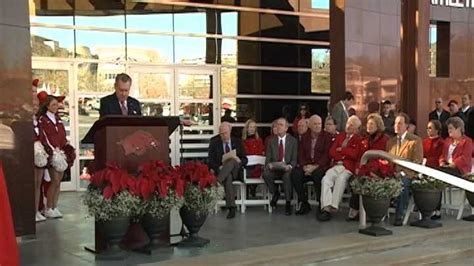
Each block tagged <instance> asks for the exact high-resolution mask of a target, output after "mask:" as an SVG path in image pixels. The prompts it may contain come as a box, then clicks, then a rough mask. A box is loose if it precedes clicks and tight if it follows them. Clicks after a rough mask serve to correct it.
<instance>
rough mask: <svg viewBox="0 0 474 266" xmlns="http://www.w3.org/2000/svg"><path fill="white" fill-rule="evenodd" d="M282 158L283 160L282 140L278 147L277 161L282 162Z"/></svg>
mask: <svg viewBox="0 0 474 266" xmlns="http://www.w3.org/2000/svg"><path fill="white" fill-rule="evenodd" d="M283 158H285V148H284V147H283V140H280V144H279V145H278V161H279V162H283Z"/></svg>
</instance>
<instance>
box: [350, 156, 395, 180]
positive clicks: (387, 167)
mask: <svg viewBox="0 0 474 266" xmlns="http://www.w3.org/2000/svg"><path fill="white" fill-rule="evenodd" d="M357 175H358V176H367V177H372V178H382V179H385V178H392V177H394V176H395V168H394V167H393V165H392V164H391V163H389V162H388V161H386V160H377V159H376V160H369V161H368V162H367V163H366V164H364V165H361V166H360V167H359V171H358V172H357Z"/></svg>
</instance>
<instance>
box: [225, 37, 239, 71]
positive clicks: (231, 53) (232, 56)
mask: <svg viewBox="0 0 474 266" xmlns="http://www.w3.org/2000/svg"><path fill="white" fill-rule="evenodd" d="M221 53H222V56H221V62H222V64H223V65H236V64H237V40H226V39H224V40H222V49H221Z"/></svg>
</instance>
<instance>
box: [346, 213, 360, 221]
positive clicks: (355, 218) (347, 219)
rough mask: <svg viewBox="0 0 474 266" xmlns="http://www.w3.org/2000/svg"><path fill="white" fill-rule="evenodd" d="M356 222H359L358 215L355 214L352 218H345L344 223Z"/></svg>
mask: <svg viewBox="0 0 474 266" xmlns="http://www.w3.org/2000/svg"><path fill="white" fill-rule="evenodd" d="M357 221H359V214H357V215H356V216H354V217H347V218H346V222H357Z"/></svg>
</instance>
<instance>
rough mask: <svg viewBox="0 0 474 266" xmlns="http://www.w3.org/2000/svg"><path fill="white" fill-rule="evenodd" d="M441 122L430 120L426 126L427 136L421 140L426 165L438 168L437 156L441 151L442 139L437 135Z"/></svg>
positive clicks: (439, 155) (439, 131)
mask: <svg viewBox="0 0 474 266" xmlns="http://www.w3.org/2000/svg"><path fill="white" fill-rule="evenodd" d="M441 128H442V125H441V122H439V121H438V120H431V121H430V122H428V126H427V127H426V133H427V134H428V137H427V138H425V139H424V140H423V155H424V157H425V158H426V164H425V165H426V166H428V167H431V168H439V157H441V154H442V153H443V147H444V140H443V139H442V138H441V136H440V135H439V134H440V133H441Z"/></svg>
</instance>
